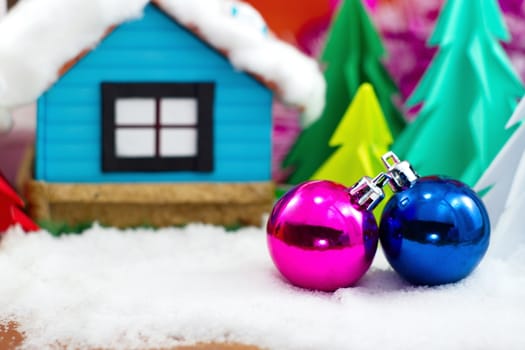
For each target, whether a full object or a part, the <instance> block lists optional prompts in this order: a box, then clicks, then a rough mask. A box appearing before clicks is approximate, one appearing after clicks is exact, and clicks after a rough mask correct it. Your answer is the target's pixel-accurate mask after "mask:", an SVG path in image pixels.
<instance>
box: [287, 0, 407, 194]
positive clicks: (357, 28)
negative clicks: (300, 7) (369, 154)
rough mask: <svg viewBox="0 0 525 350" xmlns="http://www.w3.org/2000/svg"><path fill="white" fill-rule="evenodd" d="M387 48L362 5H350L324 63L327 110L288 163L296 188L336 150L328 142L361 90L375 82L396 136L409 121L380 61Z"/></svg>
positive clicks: (352, 0)
mask: <svg viewBox="0 0 525 350" xmlns="http://www.w3.org/2000/svg"><path fill="white" fill-rule="evenodd" d="M384 55H385V49H384V47H383V45H382V43H381V38H380V37H379V34H378V33H377V31H376V29H375V28H374V26H373V24H372V22H371V21H370V18H369V17H368V14H367V13H366V11H365V9H364V8H363V5H362V3H361V0H346V1H344V2H343V4H342V6H341V8H340V9H339V12H338V14H337V16H336V18H335V20H334V22H333V23H332V27H331V29H330V33H329V36H328V39H327V43H326V46H325V48H324V51H323V54H322V57H321V62H322V64H325V65H326V70H325V73H324V76H325V79H326V82H327V91H326V107H325V110H324V111H323V114H322V115H321V117H320V118H319V119H318V120H317V121H316V122H314V123H313V124H312V125H311V126H310V127H308V128H307V129H305V130H304V131H303V133H302V134H301V135H300V136H299V138H298V139H297V141H296V143H295V144H294V146H293V147H292V149H291V151H290V153H289V154H288V156H287V157H286V158H285V160H284V163H283V166H284V167H285V168H291V169H292V171H293V173H292V175H291V176H290V178H289V179H288V182H289V183H292V184H295V183H299V182H302V181H305V180H308V179H309V178H310V177H311V176H312V175H313V173H314V172H315V171H316V170H317V169H318V168H319V167H320V166H321V164H322V163H323V162H324V161H325V160H326V159H327V158H328V157H329V156H330V155H331V154H332V152H333V151H334V150H333V148H331V147H330V146H329V145H328V141H329V139H330V137H331V135H332V133H333V131H334V129H335V128H336V126H337V124H338V123H339V121H340V119H341V117H342V116H343V114H344V112H345V110H346V108H347V107H348V105H349V104H350V101H351V100H352V97H353V96H354V94H355V92H356V91H357V89H358V87H359V85H361V84H362V83H364V82H369V83H371V84H372V85H373V86H374V88H375V90H376V92H377V96H378V99H379V102H380V104H381V108H382V109H383V111H384V113H385V116H386V117H387V118H386V120H387V122H388V125H389V127H390V130H391V131H392V134H393V135H394V136H395V135H397V134H398V133H399V132H400V131H401V130H402V128H403V127H404V126H405V121H404V119H403V117H402V115H401V113H400V111H399V110H398V109H397V108H396V106H395V105H394V103H393V100H392V96H393V95H394V94H395V93H396V92H397V88H396V86H395V84H394V82H393V81H392V79H391V77H390V75H389V74H388V72H387V71H386V69H385V68H384V66H383V63H382V62H381V60H382V58H383V57H384Z"/></svg>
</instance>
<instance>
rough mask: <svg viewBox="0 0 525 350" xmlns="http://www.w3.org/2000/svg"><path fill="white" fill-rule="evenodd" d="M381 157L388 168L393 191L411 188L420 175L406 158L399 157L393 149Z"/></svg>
mask: <svg viewBox="0 0 525 350" xmlns="http://www.w3.org/2000/svg"><path fill="white" fill-rule="evenodd" d="M381 159H382V160H383V164H384V165H385V167H386V168H387V174H388V177H389V178H390V181H389V183H390V187H391V188H392V191H394V192H399V191H403V190H406V189H407V188H409V187H410V186H411V185H412V184H413V183H414V182H415V181H416V180H417V179H419V175H418V174H417V173H416V171H415V170H414V169H413V168H412V165H410V163H409V162H407V161H406V160H403V161H400V160H399V157H398V156H397V155H396V154H395V153H394V152H392V151H390V152H387V153H385V154H384V155H383V156H382V157H381Z"/></svg>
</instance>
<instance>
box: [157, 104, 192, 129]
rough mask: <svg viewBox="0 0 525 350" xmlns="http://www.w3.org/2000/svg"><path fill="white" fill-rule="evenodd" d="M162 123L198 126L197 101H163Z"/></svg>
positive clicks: (161, 109)
mask: <svg viewBox="0 0 525 350" xmlns="http://www.w3.org/2000/svg"><path fill="white" fill-rule="evenodd" d="M160 123H161V124H162V125H197V99H195V98H163V99H161V100H160Z"/></svg>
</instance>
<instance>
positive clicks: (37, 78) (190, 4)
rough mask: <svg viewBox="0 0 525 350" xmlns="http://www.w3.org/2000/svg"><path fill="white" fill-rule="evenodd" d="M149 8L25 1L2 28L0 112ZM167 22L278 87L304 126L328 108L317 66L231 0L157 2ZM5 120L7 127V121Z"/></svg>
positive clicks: (142, 0) (101, 1)
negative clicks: (300, 114)
mask: <svg viewBox="0 0 525 350" xmlns="http://www.w3.org/2000/svg"><path fill="white" fill-rule="evenodd" d="M148 3H150V1H149V0H38V1H35V0H33V1H21V2H19V4H17V6H15V7H14V8H13V9H12V10H11V11H10V12H9V14H8V15H6V16H5V17H4V18H2V20H0V127H2V126H4V124H5V125H8V124H7V122H6V121H5V119H6V115H7V114H6V113H2V111H1V109H4V110H5V109H9V108H13V107H15V106H17V105H21V104H25V103H30V102H33V101H34V100H36V99H37V98H38V97H39V96H40V95H41V94H42V93H43V92H44V91H45V90H46V89H47V88H48V87H49V86H50V85H51V84H52V83H53V82H55V81H56V80H57V79H58V78H59V76H58V74H59V70H60V68H61V67H62V66H63V65H64V64H65V63H66V62H68V61H69V60H71V59H73V58H74V57H76V56H77V55H78V54H79V53H80V52H82V51H83V50H85V49H92V48H94V47H96V45H97V43H98V42H99V41H100V40H101V39H102V38H103V36H104V34H105V33H106V31H107V30H108V29H109V28H110V27H111V26H113V25H118V24H120V23H123V22H125V21H128V20H133V19H137V18H139V17H140V16H141V15H142V11H143V9H144V7H145V6H146V5H147V4H148ZM155 3H156V4H158V5H159V6H160V7H161V8H162V9H164V10H165V11H166V12H167V13H168V14H169V15H171V16H172V17H173V18H175V19H176V20H177V21H179V22H180V23H181V24H183V25H186V26H188V27H189V28H191V29H192V30H193V31H194V32H195V33H198V35H199V36H201V37H202V38H203V39H204V40H206V41H207V42H209V43H210V45H212V46H213V47H215V48H216V49H218V50H219V51H220V52H223V53H225V54H226V55H227V56H228V58H229V59H230V61H231V63H232V64H233V65H234V67H235V68H236V69H239V70H241V71H246V72H249V73H251V74H254V75H256V76H257V77H260V78H261V79H262V80H263V81H265V82H267V83H269V84H270V85H272V86H275V90H276V92H277V94H278V95H279V96H280V97H281V98H282V99H283V100H284V101H285V102H287V103H289V104H292V105H297V106H299V107H301V108H303V109H304V121H305V123H310V122H312V121H313V120H314V119H315V118H317V117H318V116H319V115H320V114H321V112H322V109H323V107H324V93H325V81H324V78H323V75H322V73H321V72H320V69H319V67H318V64H317V62H316V61H315V60H313V59H311V58H309V57H307V56H305V55H303V54H302V53H300V52H299V51H298V50H297V49H296V48H294V47H292V46H291V45H289V44H286V43H284V42H282V41H280V40H278V39H277V38H275V37H274V36H273V35H271V33H269V32H268V29H267V28H266V25H265V23H264V21H263V19H262V18H261V17H260V15H259V14H258V13H257V12H256V11H255V10H254V9H253V8H252V7H251V6H250V5H248V4H245V3H241V2H238V1H229V0H198V1H196V0H157V1H155ZM2 119H4V120H2Z"/></svg>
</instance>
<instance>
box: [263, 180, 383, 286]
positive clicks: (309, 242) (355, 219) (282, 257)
mask: <svg viewBox="0 0 525 350" xmlns="http://www.w3.org/2000/svg"><path fill="white" fill-rule="evenodd" d="M354 202H356V201H355V200H353V198H351V196H350V194H349V192H348V189H347V188H345V187H344V186H343V185H340V184H337V183H334V182H331V181H307V182H305V183H302V184H300V185H297V186H295V187H294V188H292V189H291V190H290V191H289V192H287V193H286V194H285V195H284V196H283V197H282V198H281V199H280V200H279V201H277V203H276V204H275V206H274V208H273V210H272V212H271V215H270V218H269V220H268V224H267V232H268V235H267V242H268V248H269V251H270V255H271V257H272V259H273V262H274V264H275V266H276V267H277V269H278V270H279V271H280V272H281V274H282V275H283V276H284V277H285V278H286V279H287V280H288V281H290V282H291V283H292V284H294V285H296V286H299V287H302V288H307V289H313V290H321V291H334V290H336V289H338V288H342V287H349V286H351V285H353V284H355V283H356V282H357V281H358V280H359V279H360V278H361V277H362V276H363V275H364V274H365V272H366V271H367V270H368V268H369V267H370V265H371V263H372V260H373V258H374V255H375V252H376V250H377V242H378V228H377V223H376V221H375V218H374V216H373V215H372V213H370V212H369V211H366V210H365V209H363V208H361V207H360V206H359V205H358V204H356V203H354Z"/></svg>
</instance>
